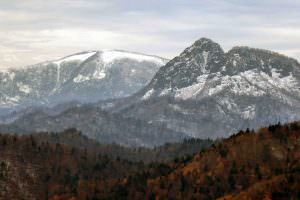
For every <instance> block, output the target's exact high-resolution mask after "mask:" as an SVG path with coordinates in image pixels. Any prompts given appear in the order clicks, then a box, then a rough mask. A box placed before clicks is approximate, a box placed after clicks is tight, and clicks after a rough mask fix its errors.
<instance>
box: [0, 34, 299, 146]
mask: <svg viewBox="0 0 300 200" xmlns="http://www.w3.org/2000/svg"><path fill="white" fill-rule="evenodd" d="M103 109H104V110H106V112H103ZM299 119H300V64H299V63H298V62H297V61H296V60H295V59H292V58H288V57H286V56H284V55H280V54H278V53H274V52H271V51H267V50H261V49H253V48H249V47H234V48H233V49H231V50H230V51H228V52H224V51H223V50H222V48H221V47H220V45H219V44H217V43H215V42H213V41H212V40H210V39H206V38H202V39H200V40H198V41H196V42H195V43H194V44H193V45H192V46H190V47H189V48H187V49H185V50H184V51H183V52H182V53H181V54H180V55H179V56H177V57H175V58H174V59H172V60H171V61H170V62H168V63H167V64H166V65H165V66H163V67H161V68H160V69H159V71H158V72H157V73H156V75H155V76H154V78H153V79H152V80H151V81H150V83H149V84H148V85H147V86H146V87H144V88H143V89H141V90H140V91H139V92H137V93H135V94H134V95H132V96H129V97H126V98H121V99H116V100H112V101H105V102H100V103H96V104H93V105H89V106H88V105H87V106H81V107H80V108H77V107H70V108H69V109H68V110H66V111H64V112H61V113H60V114H56V115H55V116H50V115H49V114H46V113H43V112H33V113H29V114H26V115H24V116H23V117H21V118H19V119H17V120H16V121H15V122H14V123H11V124H7V125H5V126H1V127H0V130H2V131H5V132H9V131H11V132H19V133H30V132H32V131H60V130H63V129H66V128H70V127H74V128H77V129H79V130H82V131H83V133H84V134H86V135H87V136H89V137H93V138H96V139H98V140H100V141H105V142H107V141H108V142H116V143H121V144H127V145H130V144H134V145H144V146H153V145H158V144H162V143H164V142H169V141H176V140H180V139H182V138H184V137H200V138H208V137H210V138H216V137H224V136H228V135H229V134H231V133H235V132H237V131H238V130H240V129H246V128H248V127H249V128H258V127H261V126H265V125H268V124H274V123H277V122H279V121H280V122H286V121H293V120H299Z"/></svg>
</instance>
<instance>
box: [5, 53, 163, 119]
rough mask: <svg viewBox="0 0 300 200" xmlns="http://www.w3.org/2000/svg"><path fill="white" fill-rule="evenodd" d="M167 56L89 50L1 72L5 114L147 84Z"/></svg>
mask: <svg viewBox="0 0 300 200" xmlns="http://www.w3.org/2000/svg"><path fill="white" fill-rule="evenodd" d="M166 62H167V60H166V59H163V58H160V57H157V56H149V55H145V54H140V53H132V52H127V51H121V50H105V51H88V52H82V53H78V54H74V55H71V56H67V57H65V58H62V59H59V60H56V61H47V62H44V63H40V64H37V65H32V66H29V67H26V68H21V69H9V70H4V71H3V70H2V71H0V110H1V111H2V113H1V114H3V113H5V111H7V112H8V111H11V110H14V109H18V108H24V107H27V106H40V105H55V104H58V103H63V102H67V101H80V102H84V103H86V102H97V101H99V100H103V99H109V98H120V97H125V96H129V95H131V94H133V93H135V92H136V91H138V90H139V89H141V88H142V87H144V86H145V85H146V84H147V83H148V82H149V81H150V79H151V78H152V76H153V75H154V74H155V73H156V72H157V70H158V69H159V67H160V66H162V65H164V64H165V63H166Z"/></svg>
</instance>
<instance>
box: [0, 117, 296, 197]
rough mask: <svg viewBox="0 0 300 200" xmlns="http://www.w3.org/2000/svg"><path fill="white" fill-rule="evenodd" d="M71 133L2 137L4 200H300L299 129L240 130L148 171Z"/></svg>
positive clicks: (146, 166)
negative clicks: (104, 151)
mask: <svg viewBox="0 0 300 200" xmlns="http://www.w3.org/2000/svg"><path fill="white" fill-rule="evenodd" d="M40 134H42V133H40ZM64 134H65V135H68V136H65V139H62V138H61V139H58V140H55V139H54V138H55V137H56V136H55V134H53V135H52V134H48V135H47V136H46V137H45V138H47V139H45V141H43V140H42V139H41V135H30V136H12V135H5V134H2V135H1V136H0V159H1V160H0V167H1V171H0V172H1V173H0V188H1V189H0V199H56V200H57V199H84V200H86V199H226V200H228V199H299V198H300V192H299V191H300V184H299V183H300V122H295V123H291V124H286V125H281V124H277V125H273V126H269V127H268V128H262V129H260V130H259V131H257V132H254V131H251V130H246V131H240V132H239V133H237V134H235V135H233V136H231V137H230V138H228V139H225V140H223V141H220V142H218V143H215V144H213V145H212V146H211V147H210V148H208V149H207V150H202V151H199V152H198V153H196V154H194V155H193V156H184V157H178V158H176V159H173V160H172V161H169V162H152V163H149V164H144V163H143V162H132V161H126V160H123V159H122V158H118V157H116V158H114V157H113V156H111V155H109V154H107V155H103V154H101V153H100V152H99V149H102V150H103V149H105V148H103V147H101V148H99V149H97V148H96V146H97V144H96V143H95V144H94V145H91V146H94V147H95V148H94V147H93V148H86V147H85V146H84V144H88V143H89V144H92V141H88V142H87V141H84V139H82V141H81V142H79V143H78V144H76V145H75V143H73V142H72V141H71V140H69V141H67V139H66V138H71V136H72V137H77V136H75V135H77V134H80V133H78V132H76V131H75V130H72V129H71V130H68V131H66V132H65V133H64ZM62 135H63V134H62ZM70 135H71V136H70ZM51 138H52V139H51ZM48 139H49V142H48V141H46V140H48ZM76 141H79V140H76ZM56 142H58V143H56ZM80 145H83V146H82V147H81V148H78V146H80ZM170 145H171V146H172V144H170ZM76 146H77V147H76ZM179 146H180V145H179ZM174 148H175V149H176V145H175V146H174ZM162 149H164V148H163V147H162ZM148 151H151V150H148ZM153 151H155V150H153ZM106 152H108V150H106ZM175 152H176V151H175ZM102 153H103V152H102ZM179 155H180V154H179Z"/></svg>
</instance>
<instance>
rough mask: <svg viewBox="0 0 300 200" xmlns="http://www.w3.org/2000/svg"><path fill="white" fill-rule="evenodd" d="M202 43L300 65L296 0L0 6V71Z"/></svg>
mask: <svg viewBox="0 0 300 200" xmlns="http://www.w3.org/2000/svg"><path fill="white" fill-rule="evenodd" d="M201 37H208V38H211V39H213V40H215V41H216V42H218V43H219V44H221V46H222V47H223V48H224V50H226V51H227V50H229V49H230V48H231V47H233V46H236V45H247V46H251V47H258V48H264V49H270V50H274V51H278V52H280V53H284V54H286V55H289V56H291V57H294V58H297V59H298V60H300V0H248V1H246V0H245V1H240V0H106V1H104V0H48V1H45V0H0V68H7V67H18V66H25V65H29V64H34V63H38V62H41V61H45V60H51V59H55V58H59V57H63V56H66V55H69V54H72V53H76V52H80V51H84V50H101V49H124V50H130V51H138V52H143V53H147V54H154V55H159V56H162V57H166V58H172V57H174V56H176V55H177V54H179V53H180V52H181V51H182V50H183V49H184V48H186V47H188V46H189V45H191V44H192V43H193V42H194V41H195V40H197V39H199V38H201Z"/></svg>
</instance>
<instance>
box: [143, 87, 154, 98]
mask: <svg viewBox="0 0 300 200" xmlns="http://www.w3.org/2000/svg"><path fill="white" fill-rule="evenodd" d="M153 93H154V89H153V88H152V89H151V90H148V92H146V94H145V95H144V96H142V100H147V99H149V98H150V97H151V95H152V94H153Z"/></svg>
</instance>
